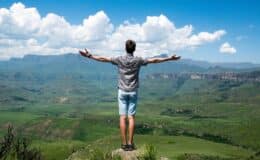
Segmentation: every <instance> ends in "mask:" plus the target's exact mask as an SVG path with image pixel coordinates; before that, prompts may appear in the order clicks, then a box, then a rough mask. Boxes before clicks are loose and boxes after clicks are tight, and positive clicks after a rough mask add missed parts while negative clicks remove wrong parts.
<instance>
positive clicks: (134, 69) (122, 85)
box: [111, 53, 148, 92]
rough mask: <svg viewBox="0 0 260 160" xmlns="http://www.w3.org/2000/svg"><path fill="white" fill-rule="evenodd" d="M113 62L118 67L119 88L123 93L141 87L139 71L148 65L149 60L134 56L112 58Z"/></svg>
mask: <svg viewBox="0 0 260 160" xmlns="http://www.w3.org/2000/svg"><path fill="white" fill-rule="evenodd" d="M111 62H112V64H114V65H117V66H118V73H119V74H118V88H119V89H122V90H123V91H127V92H130V91H134V90H136V89H137V88H138V87H139V83H138V81H139V71H140V68H141V66H142V65H147V64H148V61H147V59H144V58H142V57H136V56H133V55H132V54H128V53H127V54H126V55H124V56H118V57H113V58H111Z"/></svg>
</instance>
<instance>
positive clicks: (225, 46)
mask: <svg viewBox="0 0 260 160" xmlns="http://www.w3.org/2000/svg"><path fill="white" fill-rule="evenodd" d="M219 52H221V53H227V54H234V53H236V52H237V50H236V49H235V48H234V47H233V46H231V45H230V44H229V43H228V42H225V43H223V44H222V45H221V46H220V48H219Z"/></svg>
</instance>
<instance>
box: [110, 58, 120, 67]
mask: <svg viewBox="0 0 260 160" xmlns="http://www.w3.org/2000/svg"><path fill="white" fill-rule="evenodd" d="M111 63H112V64H113V65H118V63H119V57H111Z"/></svg>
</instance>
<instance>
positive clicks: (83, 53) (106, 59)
mask: <svg viewBox="0 0 260 160" xmlns="http://www.w3.org/2000/svg"><path fill="white" fill-rule="evenodd" d="M79 53H80V54H81V55H82V56H83V57H87V58H90V59H94V60H96V61H100V62H111V58H110V57H105V56H96V55H92V54H90V53H89V51H88V50H87V49H85V52H84V51H81V50H80V51H79Z"/></svg>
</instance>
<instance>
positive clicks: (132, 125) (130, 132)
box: [128, 116, 135, 144]
mask: <svg viewBox="0 0 260 160" xmlns="http://www.w3.org/2000/svg"><path fill="white" fill-rule="evenodd" d="M128 122H129V126H128V136H129V138H128V144H133V140H134V129H135V117H134V116H128Z"/></svg>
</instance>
